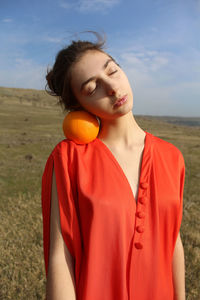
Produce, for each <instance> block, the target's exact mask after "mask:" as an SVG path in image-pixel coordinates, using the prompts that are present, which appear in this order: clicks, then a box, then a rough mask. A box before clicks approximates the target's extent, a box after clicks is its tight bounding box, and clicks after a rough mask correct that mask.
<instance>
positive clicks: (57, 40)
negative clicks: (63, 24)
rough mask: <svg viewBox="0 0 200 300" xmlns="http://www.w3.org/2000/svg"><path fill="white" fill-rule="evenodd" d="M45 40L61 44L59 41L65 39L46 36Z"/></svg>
mask: <svg viewBox="0 0 200 300" xmlns="http://www.w3.org/2000/svg"><path fill="white" fill-rule="evenodd" d="M44 41H46V42H50V43H55V44H57V43H58V44H59V43H61V42H62V41H63V39H62V38H58V37H57V38H56V37H45V38H44Z"/></svg>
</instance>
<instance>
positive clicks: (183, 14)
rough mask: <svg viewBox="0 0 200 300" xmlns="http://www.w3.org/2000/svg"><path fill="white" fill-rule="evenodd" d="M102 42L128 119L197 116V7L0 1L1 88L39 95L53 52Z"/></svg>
mask: <svg viewBox="0 0 200 300" xmlns="http://www.w3.org/2000/svg"><path fill="white" fill-rule="evenodd" d="M84 30H96V31H98V32H100V33H103V32H104V33H105V34H106V36H107V46H106V50H107V51H108V52H109V53H110V54H111V55H112V56H113V57H114V58H115V59H116V60H117V61H118V63H119V64H120V65H121V67H122V68H123V69H124V71H125V72H126V73H127V75H128V78H129V80H130V83H131V86H132V88H133V93H134V108H133V112H134V113H135V114H144V115H172V116H200V38H199V36H200V0H128V1H122V0H74V1H72V0H71V1H69V0H43V1H42V0H40V1H39V0H35V1H34V0H33V1H27V0H18V1H16V0H1V1H0V41H1V47H0V66H1V67H0V86H7V87H19V88H35V89H44V86H45V73H46V69H47V67H48V66H51V65H52V64H53V62H54V58H55V55H56V53H57V52H58V51H59V50H60V49H61V48H62V47H64V46H66V45H68V43H69V42H70V41H71V40H73V39H76V38H77V37H78V38H81V39H82V38H83V39H90V40H93V37H92V36H91V35H88V34H81V33H80V32H82V31H84Z"/></svg>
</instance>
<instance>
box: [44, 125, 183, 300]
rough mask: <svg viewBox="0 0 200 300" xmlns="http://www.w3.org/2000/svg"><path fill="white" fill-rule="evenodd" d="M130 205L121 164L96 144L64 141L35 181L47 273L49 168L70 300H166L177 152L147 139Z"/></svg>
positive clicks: (178, 187) (177, 214)
mask: <svg viewBox="0 0 200 300" xmlns="http://www.w3.org/2000/svg"><path fill="white" fill-rule="evenodd" d="M145 133H146V137H145V145H144V150H143V156H142V165H141V171H140V181H139V191H138V198H137V202H136V200H135V199H134V195H133V192H132V189H131V186H130V184H129V182H128V179H127V177H126V176H125V173H124V172H123V170H122V168H121V166H120V164H119V163H118V161H117V159H116V158H115V156H114V155H113V153H112V152H111V151H110V150H109V148H108V147H107V146H106V145H105V144H104V143H103V142H102V141H101V140H100V139H98V138H96V139H95V140H94V141H92V142H91V143H89V144H84V145H78V144H76V143H74V142H73V141H70V140H67V139H65V140H63V141H62V142H60V143H59V144H58V145H57V146H56V147H55V148H54V150H53V151H52V153H51V155H50V156H49V158H48V161H47V163H46V167H45V170H44V174H43V178H42V212H43V238H44V257H45V266H46V273H47V272H48V258H49V241H50V206H51V184H52V171H53V167H54V168H55V175H56V184H57V190H58V200H59V209H60V221H61V230H62V235H63V239H64V241H65V243H66V245H67V247H68V249H69V251H70V253H71V255H72V256H73V257H74V259H75V280H76V294H77V300H116V299H117V300H161V299H162V300H172V299H174V288H173V280H172V257H173V251H174V247H175V243H176V239H177V236H178V233H179V230H180V226H181V219H182V207H183V189H184V178H185V164H184V159H183V156H182V154H181V152H180V150H179V149H178V148H176V147H175V146H174V145H172V144H171V143H168V142H166V141H164V140H162V139H160V138H158V137H156V136H154V135H152V134H151V133H149V132H146V131H145Z"/></svg>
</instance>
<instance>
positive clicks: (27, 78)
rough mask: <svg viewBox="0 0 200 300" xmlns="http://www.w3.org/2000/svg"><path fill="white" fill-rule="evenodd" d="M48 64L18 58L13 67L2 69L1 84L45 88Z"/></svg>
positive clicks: (0, 74)
mask: <svg viewBox="0 0 200 300" xmlns="http://www.w3.org/2000/svg"><path fill="white" fill-rule="evenodd" d="M45 74H46V66H43V65H39V64H37V63H35V62H34V61H32V60H30V59H24V58H16V59H15V64H14V65H13V66H12V68H7V69H3V68H1V70H0V85H1V86H7V87H21V88H33V89H34V88H35V89H44V87H45Z"/></svg>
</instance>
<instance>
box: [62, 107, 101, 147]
mask: <svg viewBox="0 0 200 300" xmlns="http://www.w3.org/2000/svg"><path fill="white" fill-rule="evenodd" d="M62 127H63V132H64V135H65V136H66V138H67V139H69V140H72V141H74V142H75V143H77V144H87V143H90V142H91V141H93V140H94V139H95V138H96V137H97V135H98V133H99V122H98V120H97V118H96V117H95V116H94V115H93V114H91V113H89V112H87V111H82V110H79V111H71V112H69V113H68V114H67V115H66V116H65V118H64V120H63V126H62Z"/></svg>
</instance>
